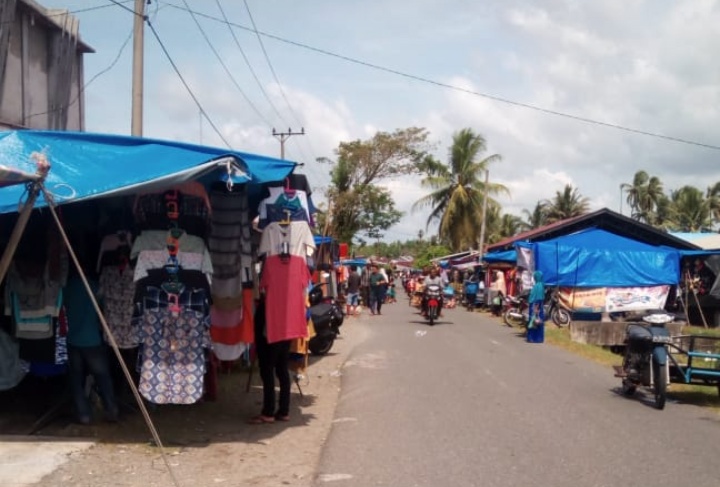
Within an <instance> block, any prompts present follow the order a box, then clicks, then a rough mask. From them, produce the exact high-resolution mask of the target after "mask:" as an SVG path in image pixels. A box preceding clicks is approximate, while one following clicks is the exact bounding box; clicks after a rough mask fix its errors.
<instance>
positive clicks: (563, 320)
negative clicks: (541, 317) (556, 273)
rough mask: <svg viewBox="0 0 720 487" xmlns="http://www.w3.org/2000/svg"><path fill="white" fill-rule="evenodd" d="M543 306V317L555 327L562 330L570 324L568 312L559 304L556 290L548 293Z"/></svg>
mask: <svg viewBox="0 0 720 487" xmlns="http://www.w3.org/2000/svg"><path fill="white" fill-rule="evenodd" d="M544 306H545V316H546V317H550V319H551V320H552V322H553V323H555V324H556V325H557V326H559V327H560V328H564V327H566V326H568V325H569V324H570V320H571V316H570V312H569V311H568V310H566V309H565V308H563V307H562V305H561V304H560V300H559V299H558V293H557V291H556V290H552V291H548V294H547V297H546V299H545V305H544Z"/></svg>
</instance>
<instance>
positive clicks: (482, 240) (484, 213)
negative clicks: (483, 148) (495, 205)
mask: <svg viewBox="0 0 720 487" xmlns="http://www.w3.org/2000/svg"><path fill="white" fill-rule="evenodd" d="M489 180H490V171H488V170H487V169H485V188H484V189H483V207H482V222H481V223H480V244H479V247H480V248H479V249H478V250H480V258H481V259H482V256H483V254H484V253H485V252H484V248H485V218H486V217H487V202H488V196H487V195H488V184H489Z"/></svg>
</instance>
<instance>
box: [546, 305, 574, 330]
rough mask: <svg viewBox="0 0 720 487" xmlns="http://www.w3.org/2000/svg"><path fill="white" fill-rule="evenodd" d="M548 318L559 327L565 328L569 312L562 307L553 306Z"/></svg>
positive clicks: (568, 319)
mask: <svg viewBox="0 0 720 487" xmlns="http://www.w3.org/2000/svg"><path fill="white" fill-rule="evenodd" d="M550 319H552V321H553V323H555V324H556V325H557V326H559V327H560V328H565V327H566V326H568V325H569V324H570V313H569V312H568V311H567V310H565V309H562V308H553V310H552V313H551V315H550Z"/></svg>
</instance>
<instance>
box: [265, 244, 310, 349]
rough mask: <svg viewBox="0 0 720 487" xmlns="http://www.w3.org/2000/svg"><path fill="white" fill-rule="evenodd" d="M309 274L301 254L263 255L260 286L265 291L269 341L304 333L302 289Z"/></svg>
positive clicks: (303, 296)
mask: <svg viewBox="0 0 720 487" xmlns="http://www.w3.org/2000/svg"><path fill="white" fill-rule="evenodd" d="M310 277H311V276H310V271H308V268H307V263H306V262H305V259H303V258H302V257H298V256H295V255H291V256H290V257H287V258H281V257H280V256H278V255H270V256H268V257H267V258H266V259H265V263H264V264H263V270H262V276H261V279H260V289H261V290H264V291H265V320H266V335H265V336H266V338H267V341H268V343H275V342H279V341H283V340H291V339H293V338H304V337H307V333H308V331H307V320H306V318H305V303H306V296H305V291H306V289H307V286H308V283H309V282H310Z"/></svg>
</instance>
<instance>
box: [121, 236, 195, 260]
mask: <svg viewBox="0 0 720 487" xmlns="http://www.w3.org/2000/svg"><path fill="white" fill-rule="evenodd" d="M168 235H169V232H168V231H167V230H145V231H144V232H142V233H141V234H140V235H139V236H138V237H137V238H136V239H135V241H134V242H133V246H132V251H131V252H130V259H136V258H137V257H138V255H139V254H140V252H142V251H143V250H165V251H166V253H167V240H168ZM178 241H179V248H180V250H181V251H182V252H192V253H197V254H203V253H205V252H206V251H207V248H206V247H205V241H204V240H203V239H202V238H200V237H197V236H195V235H188V234H187V233H184V234H183V235H182V236H181V237H180V238H179V239H178Z"/></svg>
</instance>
